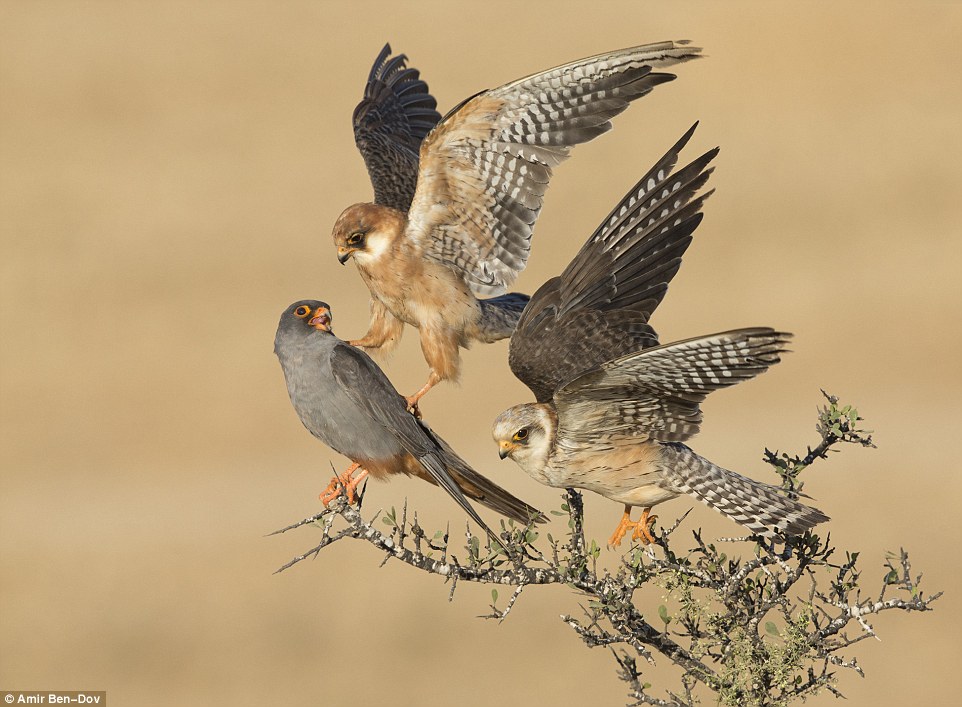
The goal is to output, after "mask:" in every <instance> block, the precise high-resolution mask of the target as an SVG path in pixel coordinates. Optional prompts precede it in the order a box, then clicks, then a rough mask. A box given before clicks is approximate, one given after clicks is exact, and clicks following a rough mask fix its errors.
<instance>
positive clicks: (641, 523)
mask: <svg viewBox="0 0 962 707" xmlns="http://www.w3.org/2000/svg"><path fill="white" fill-rule="evenodd" d="M650 512H651V509H650V508H645V509H644V510H642V512H641V518H639V519H638V520H637V521H633V520H632V519H631V506H625V513H624V515H622V516H621V522H620V523H618V527H617V528H615V532H614V533H613V534H612V536H611V538H609V539H608V547H618V546H619V545H621V541H622V540H623V539H624V537H625V535H627V534H628V531H629V530H630V531H632V533H631V539H632V540H640V541H641V544H642V545H650V544H652V543H654V542H657V539H656V538H655V536H654V535H652V534H651V526H652V525H653V524H654V522H655V520H656V519H657V518H658V516H653V515H650Z"/></svg>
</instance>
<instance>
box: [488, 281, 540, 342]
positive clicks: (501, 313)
mask: <svg viewBox="0 0 962 707" xmlns="http://www.w3.org/2000/svg"><path fill="white" fill-rule="evenodd" d="M530 299H531V297H529V296H528V295H525V294H521V293H520V292H509V293H508V294H506V295H501V296H500V297H492V298H491V299H482V300H478V304H480V305H481V321H480V322H479V323H478V331H479V337H478V339H479V340H480V341H483V342H484V343H486V344H490V343H492V342H494V341H500V340H501V339H507V338H508V337H509V336H511V334H513V333H514V330H515V327H517V326H518V320H519V319H521V313H522V312H523V311H524V308H525V306H526V305H527V304H528V300H530Z"/></svg>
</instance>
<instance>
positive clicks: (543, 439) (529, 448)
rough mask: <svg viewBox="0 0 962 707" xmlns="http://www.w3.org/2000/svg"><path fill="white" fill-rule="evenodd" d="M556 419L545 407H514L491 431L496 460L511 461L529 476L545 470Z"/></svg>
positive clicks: (535, 405) (502, 416)
mask: <svg viewBox="0 0 962 707" xmlns="http://www.w3.org/2000/svg"><path fill="white" fill-rule="evenodd" d="M556 424H557V417H556V415H555V414H554V413H553V411H552V410H551V408H549V407H548V406H547V405H544V404H535V403H525V404H524V405H515V406H514V407H513V408H509V409H507V410H505V411H504V412H503V413H501V414H500V415H498V418H497V419H496V420H495V421H494V427H493V429H492V431H491V433H492V435H494V441H495V442H497V443H498V456H500V457H501V458H502V459H504V458H505V457H511V458H512V459H513V460H514V461H515V462H516V463H517V464H518V466H520V467H521V468H522V469H524V471H526V472H527V473H529V474H532V473H534V472H538V471H540V470H541V469H543V468H544V466H545V464H546V463H547V461H548V453H549V452H550V451H551V445H552V442H553V440H554V433H555V426H556Z"/></svg>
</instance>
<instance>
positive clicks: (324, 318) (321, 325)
mask: <svg viewBox="0 0 962 707" xmlns="http://www.w3.org/2000/svg"><path fill="white" fill-rule="evenodd" d="M307 323H308V324H310V325H311V326H312V327H314V328H315V329H317V330H319V331H330V330H331V311H330V310H329V309H325V308H324V307H318V308H317V309H316V310H314V316H313V317H311V319H310V321H308V322H307Z"/></svg>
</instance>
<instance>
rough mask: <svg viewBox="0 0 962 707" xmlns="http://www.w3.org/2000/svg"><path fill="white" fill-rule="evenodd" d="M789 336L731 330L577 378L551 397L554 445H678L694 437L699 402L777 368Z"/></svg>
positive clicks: (625, 359)
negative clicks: (642, 441) (636, 441)
mask: <svg viewBox="0 0 962 707" xmlns="http://www.w3.org/2000/svg"><path fill="white" fill-rule="evenodd" d="M790 338H791V334H786V333H784V332H777V331H775V330H773V329H768V328H754V329H738V330H735V331H729V332H724V333H721V334H713V335H711V336H702V337H698V338H695V339H688V340H686V341H679V342H677V343H673V344H667V345H665V346H658V347H656V348H651V349H646V350H644V351H640V352H637V353H634V354H630V355H628V356H624V357H622V358H619V359H615V360H613V361H610V362H608V363H606V364H604V365H603V366H601V367H599V368H597V369H595V370H594V371H591V372H589V373H585V374H584V375H581V376H579V377H578V378H576V379H574V380H573V381H571V382H570V383H567V384H566V385H565V386H564V387H562V388H561V389H560V390H559V391H558V392H557V393H556V394H555V398H554V400H555V405H556V406H557V410H558V418H559V429H558V438H559V440H568V441H571V442H575V443H590V442H592V441H593V440H598V439H601V438H608V439H619V438H621V439H626V438H647V439H654V440H658V441H661V442H682V441H685V440H687V439H689V438H691V437H692V436H694V435H695V434H696V433H697V432H698V428H699V426H700V425H701V409H700V408H699V403H701V402H702V401H703V400H704V399H705V396H706V395H708V393H710V392H712V391H713V390H718V389H719V388H727V387H728V386H731V385H735V384H736V383H739V382H741V381H744V380H748V379H749V378H754V377H755V376H757V375H758V374H759V373H763V372H764V371H766V370H767V369H768V368H769V366H773V365H774V364H776V363H778V361H779V360H780V359H779V355H780V354H782V353H785V352H786V349H785V345H786V344H787V343H788V341H789V339H790Z"/></svg>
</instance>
